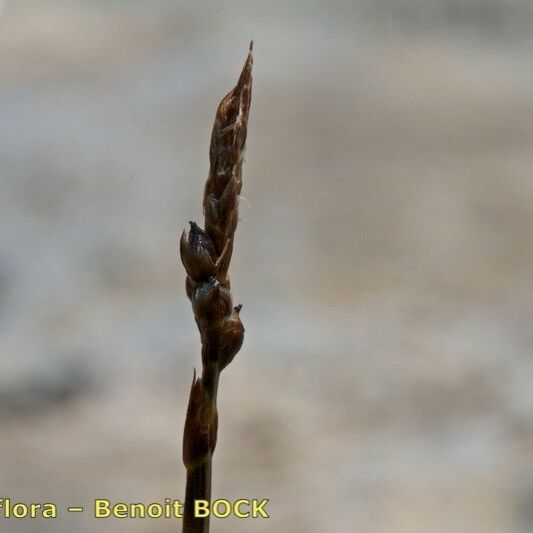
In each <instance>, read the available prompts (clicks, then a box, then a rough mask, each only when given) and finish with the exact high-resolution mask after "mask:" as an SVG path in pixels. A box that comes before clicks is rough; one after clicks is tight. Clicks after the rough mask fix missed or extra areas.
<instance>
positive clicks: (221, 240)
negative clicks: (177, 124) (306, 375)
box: [180, 43, 253, 533]
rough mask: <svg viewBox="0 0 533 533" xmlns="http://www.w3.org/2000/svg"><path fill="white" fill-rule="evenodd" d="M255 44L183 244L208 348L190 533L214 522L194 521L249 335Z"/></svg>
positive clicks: (191, 452) (192, 462)
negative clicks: (228, 384)
mask: <svg viewBox="0 0 533 533" xmlns="http://www.w3.org/2000/svg"><path fill="white" fill-rule="evenodd" d="M252 44H253V43H251V44H250V51H249V54H248V57H247V59H246V62H245V64H244V67H243V69H242V72H241V75H240V77H239V81H238V82H237V85H236V86H235V88H234V89H233V90H232V91H230V92H229V93H228V94H227V95H226V96H225V97H224V98H223V99H222V101H221V102H220V105H219V106H218V109H217V113H216V117H215V123H214V126H213V132H212V135H211V145H210V149H209V159H210V170H209V176H208V178H207V182H206V184H205V190H204V198H203V212H204V217H205V224H204V229H202V228H200V226H198V225H197V224H196V223H194V222H190V229H189V230H188V231H187V230H185V231H184V232H183V235H182V237H181V241H180V253H181V260H182V262H183V265H184V267H185V270H186V272H187V278H186V283H185V287H186V292H187V296H188V298H189V299H190V301H191V303H192V309H193V313H194V318H195V320H196V324H197V325H198V329H199V331H200V338H201V343H202V373H201V376H199V377H197V376H196V372H195V373H194V377H193V382H192V387H191V392H190V396H189V405H188V407H187V415H186V418H185V429H184V434H183V462H184V463H185V468H186V470H187V482H186V489H185V505H184V514H183V532H184V533H196V532H202V533H205V532H208V531H209V516H207V517H196V516H194V502H195V500H200V499H201V500H207V501H210V500H211V466H212V457H213V452H214V451H215V445H216V441H217V428H218V413H217V390H218V382H219V379H220V374H221V372H222V370H223V369H224V368H226V367H227V366H228V365H229V364H230V363H231V361H232V360H233V358H234V357H235V355H236V354H237V352H238V351H239V349H240V348H241V346H242V342H243V338H244V327H243V325H242V322H241V319H240V316H239V313H240V310H241V306H240V305H237V306H233V303H232V297H231V293H230V280H229V276H228V268H229V265H230V261H231V255H232V252H233V242H234V235H235V230H236V228H237V222H238V218H239V197H240V193H241V188H242V165H243V160H244V150H245V145H246V132H247V126H248V114H249V110H250V101H251V96H252V63H253V57H252Z"/></svg>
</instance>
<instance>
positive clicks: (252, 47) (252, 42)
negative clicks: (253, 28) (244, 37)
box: [249, 39, 254, 52]
mask: <svg viewBox="0 0 533 533" xmlns="http://www.w3.org/2000/svg"><path fill="white" fill-rule="evenodd" d="M249 50H250V52H253V50H254V40H253V39H252V40H251V41H250V48H249Z"/></svg>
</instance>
